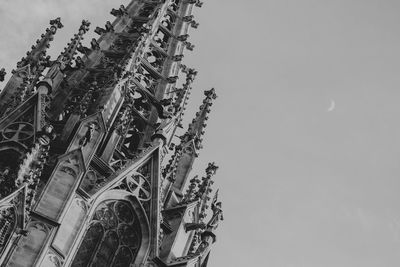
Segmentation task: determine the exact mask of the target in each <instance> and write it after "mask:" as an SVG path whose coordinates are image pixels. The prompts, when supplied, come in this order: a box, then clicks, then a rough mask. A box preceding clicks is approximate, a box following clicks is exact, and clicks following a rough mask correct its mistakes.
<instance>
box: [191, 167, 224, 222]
mask: <svg viewBox="0 0 400 267" xmlns="http://www.w3.org/2000/svg"><path fill="white" fill-rule="evenodd" d="M218 168H219V167H218V166H217V165H215V163H214V162H211V163H208V166H207V168H206V177H203V178H201V180H202V182H201V184H200V185H199V189H198V191H197V192H196V194H195V200H199V201H200V213H199V218H200V221H202V220H203V219H204V218H205V217H206V211H207V209H208V201H209V200H210V199H211V198H210V197H209V195H210V193H211V192H212V188H211V186H212V185H213V184H214V181H213V180H212V179H211V178H212V177H213V176H214V175H215V173H216V172H217V170H218Z"/></svg>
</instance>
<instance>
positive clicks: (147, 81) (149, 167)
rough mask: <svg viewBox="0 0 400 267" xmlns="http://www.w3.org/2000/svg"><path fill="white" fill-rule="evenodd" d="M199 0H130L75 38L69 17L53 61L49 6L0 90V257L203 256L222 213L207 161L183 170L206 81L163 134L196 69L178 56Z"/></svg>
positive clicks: (188, 262)
mask: <svg viewBox="0 0 400 267" xmlns="http://www.w3.org/2000/svg"><path fill="white" fill-rule="evenodd" d="M201 6H202V2H200V1H199V0H167V1H160V0H133V1H132V2H131V3H130V4H129V5H128V6H127V7H125V6H122V5H121V6H120V7H119V8H116V9H113V10H112V11H111V14H112V15H114V16H115V20H114V21H113V22H109V21H107V22H106V23H105V26H104V27H97V28H96V29H95V32H96V33H97V34H99V38H98V39H95V38H93V39H92V40H91V42H90V45H89V46H87V47H86V46H84V45H82V43H81V41H82V39H83V36H84V35H85V33H86V32H87V31H89V28H90V22H89V21H86V20H83V21H82V24H81V26H80V27H79V29H78V32H77V33H76V34H75V35H74V36H73V38H72V39H71V42H70V43H69V44H67V46H66V48H65V50H64V52H63V53H61V54H60V55H59V56H58V57H57V58H56V59H55V60H53V59H51V58H50V57H49V56H47V55H46V49H47V48H48V47H49V45H50V43H51V41H52V40H53V36H54V35H55V34H56V33H57V31H59V30H60V29H61V28H62V27H63V25H62V23H61V19H60V18H57V19H53V20H51V21H50V26H49V28H48V29H46V31H45V33H43V34H42V36H41V38H40V39H38V40H37V41H36V44H35V45H33V46H32V49H31V51H29V52H28V53H27V55H26V56H25V57H24V58H22V59H21V61H20V62H18V63H17V67H16V68H15V70H13V71H12V76H11V78H10V79H9V80H8V82H7V83H6V85H5V87H4V89H3V91H2V92H1V95H0V132H1V134H0V263H1V266H49V267H50V266H54V267H58V266H207V262H208V257H209V252H210V249H211V248H212V245H213V243H214V242H215V229H216V228H217V226H218V224H219V222H220V221H221V220H222V219H223V216H222V209H221V203H220V202H218V200H217V195H218V194H217V193H218V191H216V192H215V193H214V194H212V193H211V192H212V190H213V189H212V187H213V186H212V184H213V181H212V177H213V176H214V174H215V172H216V170H217V169H218V167H217V166H216V165H215V164H214V163H210V164H209V166H208V167H207V169H206V174H205V176H204V177H203V178H202V179H198V178H197V176H196V177H194V178H193V179H191V180H188V177H189V174H190V170H191V168H192V165H193V162H194V160H195V158H196V157H197V156H198V151H199V150H200V149H201V148H202V138H203V135H204V128H205V127H206V123H205V122H206V120H207V119H208V114H209V112H210V107H211V105H212V102H213V100H214V99H215V98H216V94H215V90H214V89H211V90H208V91H205V98H204V100H203V103H202V104H201V106H200V109H199V111H198V112H197V113H196V116H195V118H194V119H193V121H192V122H191V123H190V125H189V127H188V130H187V131H186V133H185V134H183V135H182V136H181V137H180V142H178V143H174V142H173V137H174V136H175V135H176V133H177V132H176V130H177V128H178V127H182V126H181V123H182V119H183V115H184V110H185V106H186V104H187V101H188V98H189V95H190V90H191V88H192V83H193V81H194V79H195V76H196V74H197V71H196V70H194V69H192V68H188V67H187V66H185V65H184V64H182V59H183V52H184V50H189V51H191V50H193V48H194V45H193V44H192V43H190V42H189V41H188V39H189V34H188V32H189V30H190V29H195V28H197V27H198V25H199V24H198V23H197V22H196V21H195V20H194V16H193V15H192V10H193V9H194V8H196V7H201ZM4 74H5V70H4V69H1V70H0V78H1V79H0V81H2V80H4ZM184 76H186V78H185V80H184V81H183V85H182V86H181V88H178V81H179V80H180V79H179V77H184ZM174 140H175V139H174ZM212 195H213V196H212ZM211 198H212V199H211ZM209 205H211V206H210V207H209ZM207 214H210V216H209V217H210V219H208V220H206V215H207Z"/></svg>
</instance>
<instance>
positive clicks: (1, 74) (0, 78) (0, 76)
mask: <svg viewBox="0 0 400 267" xmlns="http://www.w3.org/2000/svg"><path fill="white" fill-rule="evenodd" d="M6 74H7V73H6V70H5V69H4V68H1V69H0V82H2V81H4V77H5V76H6Z"/></svg>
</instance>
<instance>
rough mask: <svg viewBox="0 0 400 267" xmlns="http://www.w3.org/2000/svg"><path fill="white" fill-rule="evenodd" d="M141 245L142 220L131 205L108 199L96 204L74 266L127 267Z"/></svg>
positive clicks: (73, 263) (122, 201)
mask: <svg viewBox="0 0 400 267" xmlns="http://www.w3.org/2000/svg"><path fill="white" fill-rule="evenodd" d="M140 245H141V232H140V225H139V220H138V218H137V215H136V214H135V212H134V210H133V208H132V206H131V204H130V203H129V202H127V201H124V200H107V201H104V202H101V203H100V204H99V205H98V206H97V208H96V210H95V212H94V215H93V217H92V221H91V223H90V225H89V227H88V230H87V231H86V233H85V236H84V238H83V240H82V242H81V245H80V247H79V249H78V252H77V253H76V255H75V258H74V260H73V262H72V265H71V266H73V267H88V266H98V267H102V266H104V267H106V266H116V267H124V266H127V267H128V266H130V264H131V263H132V262H133V261H134V259H135V257H136V255H137V252H138V250H139V248H140Z"/></svg>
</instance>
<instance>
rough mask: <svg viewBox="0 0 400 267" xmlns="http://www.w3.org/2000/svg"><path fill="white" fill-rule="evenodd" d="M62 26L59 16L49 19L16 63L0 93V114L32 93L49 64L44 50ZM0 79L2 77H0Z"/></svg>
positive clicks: (10, 109) (11, 108)
mask: <svg viewBox="0 0 400 267" xmlns="http://www.w3.org/2000/svg"><path fill="white" fill-rule="evenodd" d="M62 27H63V25H62V23H61V19H60V18H56V19H53V20H50V28H47V29H46V32H45V33H43V34H42V35H41V38H40V39H37V40H36V44H35V45H32V47H31V50H30V51H28V52H27V53H26V56H25V57H23V58H22V59H21V60H20V61H19V62H18V63H17V69H16V70H13V71H12V73H13V75H12V76H11V78H10V80H9V82H8V83H7V84H6V86H5V87H4V89H3V90H2V92H1V95H0V115H4V113H8V112H9V111H12V110H14V109H15V108H16V107H17V106H18V105H20V104H21V103H22V102H24V101H25V100H26V99H27V98H29V97H30V96H31V95H32V94H33V92H34V86H35V84H36V82H37V81H38V80H39V78H40V75H41V74H42V72H43V70H44V69H45V68H47V67H49V66H50V56H46V50H47V49H48V48H49V47H50V42H51V41H52V40H53V38H54V35H55V34H56V32H57V30H58V29H60V28H62ZM0 72H1V71H0ZM4 74H5V72H4ZM0 76H1V75H0ZM1 79H4V77H0V80H1Z"/></svg>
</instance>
